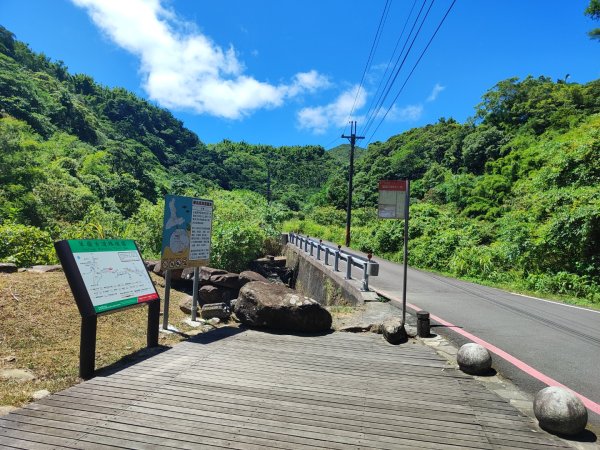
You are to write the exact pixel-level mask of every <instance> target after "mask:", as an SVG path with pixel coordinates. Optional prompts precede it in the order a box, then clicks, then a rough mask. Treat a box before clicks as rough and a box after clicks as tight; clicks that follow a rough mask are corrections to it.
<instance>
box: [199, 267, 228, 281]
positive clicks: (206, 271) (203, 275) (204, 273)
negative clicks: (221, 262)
mask: <svg viewBox="0 0 600 450" xmlns="http://www.w3.org/2000/svg"><path fill="white" fill-rule="evenodd" d="M223 273H227V271H226V270H223V269H215V268H214V267H207V266H202V267H200V282H202V283H203V284H207V283H208V282H209V280H210V277H212V276H213V275H219V274H223Z"/></svg>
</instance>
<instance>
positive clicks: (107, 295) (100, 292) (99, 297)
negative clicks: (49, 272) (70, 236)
mask: <svg viewBox="0 0 600 450" xmlns="http://www.w3.org/2000/svg"><path fill="white" fill-rule="evenodd" d="M55 248H56V253H57V255H58V257H59V259H60V262H61V264H62V266H63V269H64V271H65V275H66V277H67V280H68V281H69V284H70V286H71V290H72V291H73V295H74V296H75V301H76V302H77V306H78V308H79V312H80V313H81V315H82V316H90V315H98V314H102V313H107V312H112V311H115V310H118V309H122V308H126V307H129V306H133V305H137V304H140V303H145V302H149V301H152V300H158V293H157V292H156V288H155V287H154V284H153V283H152V280H151V279H150V276H149V275H148V272H147V270H146V267H145V266H144V261H143V259H142V256H141V255H140V252H139V250H138V248H137V245H136V244H135V242H134V241H133V240H130V239H111V240H108V239H83V240H64V241H59V242H56V243H55Z"/></svg>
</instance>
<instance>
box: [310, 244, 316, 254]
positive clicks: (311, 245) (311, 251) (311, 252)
mask: <svg viewBox="0 0 600 450" xmlns="http://www.w3.org/2000/svg"><path fill="white" fill-rule="evenodd" d="M314 246H315V243H314V242H313V241H310V256H313V248H314Z"/></svg>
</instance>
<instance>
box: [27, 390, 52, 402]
mask: <svg viewBox="0 0 600 450" xmlns="http://www.w3.org/2000/svg"><path fill="white" fill-rule="evenodd" d="M49 395H50V391H48V390H46V389H41V390H39V391H35V392H34V393H33V395H32V396H31V397H32V398H33V399H34V400H41V399H43V398H44V397H48V396H49Z"/></svg>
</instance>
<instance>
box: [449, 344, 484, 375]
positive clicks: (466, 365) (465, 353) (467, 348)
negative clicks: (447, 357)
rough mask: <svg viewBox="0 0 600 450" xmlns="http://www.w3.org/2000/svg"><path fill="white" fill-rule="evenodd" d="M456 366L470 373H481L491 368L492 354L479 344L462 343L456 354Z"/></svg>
mask: <svg viewBox="0 0 600 450" xmlns="http://www.w3.org/2000/svg"><path fill="white" fill-rule="evenodd" d="M456 362H457V363H458V367H460V370H462V371H463V372H465V373H468V374H471V375H483V374H485V373H486V372H489V370H490V369H491V368H492V356H491V355H490V352H488V351H487V349H486V348H485V347H483V346H481V345H479V344H475V343H472V342H471V343H468V344H465V345H463V346H462V347H461V348H460V350H458V353H457V355H456Z"/></svg>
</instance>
